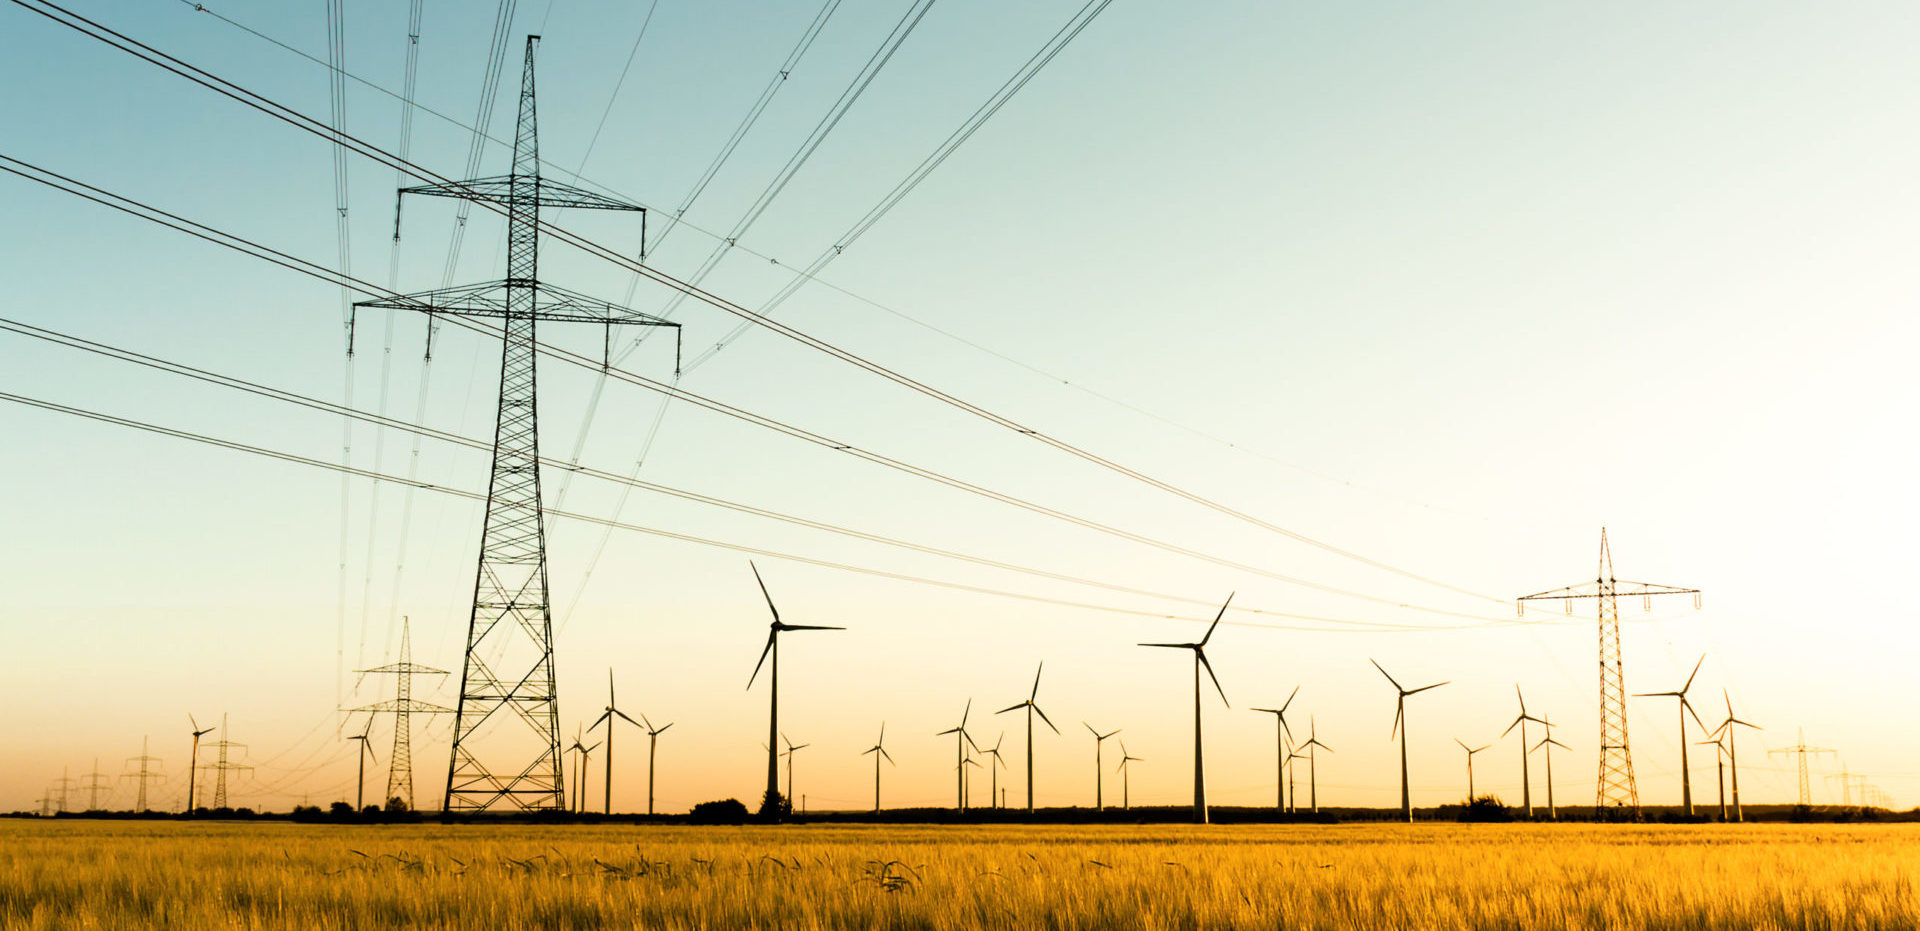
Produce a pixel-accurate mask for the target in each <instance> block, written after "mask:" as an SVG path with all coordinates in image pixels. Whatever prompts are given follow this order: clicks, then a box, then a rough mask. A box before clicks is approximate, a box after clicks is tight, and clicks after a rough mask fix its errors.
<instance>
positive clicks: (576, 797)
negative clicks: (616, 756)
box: [567, 728, 600, 814]
mask: <svg viewBox="0 0 1920 931" xmlns="http://www.w3.org/2000/svg"><path fill="white" fill-rule="evenodd" d="M581 739H582V734H581V731H580V730H579V729H578V728H576V729H575V730H574V732H573V746H571V747H568V748H567V749H568V750H571V751H573V752H574V753H578V754H579V755H580V768H579V769H578V770H576V771H575V772H574V774H573V808H574V810H575V811H577V812H579V813H581V814H586V812H587V759H588V758H589V757H591V756H592V755H593V751H595V750H597V749H599V748H600V745H599V744H597V743H596V744H593V745H592V746H588V745H586V744H584V743H581Z"/></svg>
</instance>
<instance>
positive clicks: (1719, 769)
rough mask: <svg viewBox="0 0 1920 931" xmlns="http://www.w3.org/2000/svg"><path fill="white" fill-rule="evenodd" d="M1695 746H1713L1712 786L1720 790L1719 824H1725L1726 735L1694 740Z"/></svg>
mask: <svg viewBox="0 0 1920 931" xmlns="http://www.w3.org/2000/svg"><path fill="white" fill-rule="evenodd" d="M1694 743H1695V744H1698V745H1701V746H1705V745H1707V744H1712V745H1713V784H1714V786H1715V787H1717V788H1718V789H1719V790H1720V823H1721V824H1725V823H1727V743H1726V735H1724V734H1722V735H1721V736H1719V737H1710V738H1708V739H1706V740H1696V741H1694Z"/></svg>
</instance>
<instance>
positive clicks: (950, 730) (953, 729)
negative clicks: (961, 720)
mask: <svg viewBox="0 0 1920 931" xmlns="http://www.w3.org/2000/svg"><path fill="white" fill-rule="evenodd" d="M958 733H960V729H959V728H957V727H949V728H947V729H946V730H944V731H940V732H939V733H937V734H934V735H933V736H935V737H945V736H947V735H948V734H958Z"/></svg>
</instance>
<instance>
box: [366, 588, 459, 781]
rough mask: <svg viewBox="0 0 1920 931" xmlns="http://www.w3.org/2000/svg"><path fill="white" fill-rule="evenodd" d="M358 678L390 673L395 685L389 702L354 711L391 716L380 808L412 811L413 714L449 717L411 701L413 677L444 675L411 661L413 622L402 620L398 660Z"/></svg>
mask: <svg viewBox="0 0 1920 931" xmlns="http://www.w3.org/2000/svg"><path fill="white" fill-rule="evenodd" d="M358 672H359V673H360V674H361V675H366V674H368V673H376V672H377V673H391V674H392V675H393V677H394V679H395V681H396V682H397V683H398V686H397V687H396V693H395V696H394V697H393V698H392V699H391V700H389V701H382V702H375V703H373V704H371V705H367V706H365V707H361V708H355V709H353V710H355V711H366V712H369V713H372V714H380V713H390V714H392V715H393V753H392V754H391V755H390V756H388V757H387V794H386V796H385V801H384V802H383V803H382V804H383V805H391V804H392V803H393V800H394V799H399V800H400V801H401V802H402V803H404V804H405V805H406V806H407V808H409V809H411V808H413V715H414V714H416V713H417V714H452V713H453V709H452V708H448V707H445V706H442V705H436V704H433V703H432V702H424V701H414V699H413V677H414V676H415V675H416V674H426V675H438V676H444V675H446V674H447V671H446V670H445V669H435V668H433V667H432V666H422V665H420V664H418V663H415V662H414V661H413V622H412V621H411V620H409V619H406V618H402V619H401V621H400V661H399V662H397V663H388V664H387V665H385V666H375V667H374V668H372V669H361V670H358Z"/></svg>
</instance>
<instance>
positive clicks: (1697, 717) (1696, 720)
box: [1680, 695, 1707, 731]
mask: <svg viewBox="0 0 1920 931" xmlns="http://www.w3.org/2000/svg"><path fill="white" fill-rule="evenodd" d="M1680 707H1682V708H1685V709H1687V713H1688V714H1690V715H1693V723H1695V724H1698V725H1700V729H1701V730H1703V731H1704V730H1706V729H1707V722H1705V721H1702V720H1700V712H1698V711H1695V710H1693V702H1690V701H1687V697H1686V696H1685V695H1682V696H1680Z"/></svg>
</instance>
